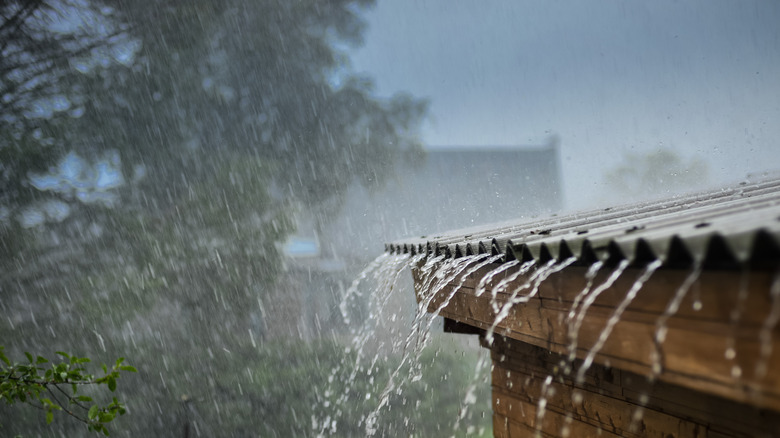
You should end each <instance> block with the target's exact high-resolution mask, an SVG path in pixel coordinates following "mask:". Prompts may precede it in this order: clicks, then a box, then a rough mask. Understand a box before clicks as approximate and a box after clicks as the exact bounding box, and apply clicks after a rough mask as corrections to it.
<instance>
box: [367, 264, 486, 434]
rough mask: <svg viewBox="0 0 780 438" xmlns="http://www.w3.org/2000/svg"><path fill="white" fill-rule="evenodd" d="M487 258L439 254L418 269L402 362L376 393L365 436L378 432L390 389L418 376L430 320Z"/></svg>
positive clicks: (427, 338)
mask: <svg viewBox="0 0 780 438" xmlns="http://www.w3.org/2000/svg"><path fill="white" fill-rule="evenodd" d="M486 257H488V256H487V255H486V254H480V255H474V256H466V257H461V258H457V259H448V260H445V261H442V256H439V257H434V258H432V259H429V260H428V261H427V262H426V263H425V265H424V266H423V267H422V268H421V269H420V272H421V273H422V274H423V275H424V276H425V277H424V279H423V281H422V283H423V287H422V288H420V290H419V294H420V300H419V303H418V305H417V311H416V312H415V316H414V320H413V322H412V327H411V330H410V331H409V333H408V335H407V336H406V339H405V343H404V348H403V352H402V356H401V361H400V363H399V364H398V365H397V366H396V367H395V369H394V370H393V372H392V373H391V374H390V377H389V378H388V381H387V383H386V385H385V388H384V389H383V390H382V393H381V394H380V396H379V405H378V406H377V407H376V408H375V409H374V410H373V411H372V412H371V413H370V414H369V415H368V417H367V419H366V435H367V436H373V435H374V434H375V433H376V432H377V419H378V416H379V414H380V412H381V411H382V409H383V408H384V407H385V406H387V405H388V403H389V401H390V395H391V394H392V393H393V392H395V393H398V392H399V391H400V390H401V388H402V386H403V385H404V384H405V383H407V382H406V379H410V380H411V381H413V382H414V381H416V380H419V379H420V375H421V373H422V371H421V369H420V365H421V364H420V363H419V357H420V353H421V352H422V350H423V349H424V348H425V347H426V346H427V345H428V343H429V341H430V329H431V326H432V325H433V321H434V320H435V319H436V317H437V316H439V314H440V313H441V311H442V310H443V309H444V308H446V307H447V305H448V304H449V302H450V301H451V299H452V297H453V296H454V295H455V293H457V291H458V290H460V289H461V287H462V286H463V284H464V283H465V281H466V279H467V278H468V276H469V275H471V274H472V273H473V272H476V270H478V269H479V268H480V267H481V266H483V265H485V264H486V263H488V262H490V260H491V259H494V258H492V257H488V260H487V261H483V262H482V263H479V262H480V260H482V259H485V258H486ZM472 265H474V266H472ZM434 268H435V269H434ZM459 276H460V280H459V282H458V285H457V286H456V287H453V288H452V289H451V290H450V291H449V292H448V294H447V295H446V297H445V298H444V299H443V301H442V303H441V304H439V306H437V308H436V310H434V311H433V312H430V313H429V312H428V309H429V308H430V307H431V305H432V303H433V300H434V299H436V298H438V297H439V294H440V292H442V291H443V290H444V289H445V288H446V287H448V286H450V285H451V284H452V283H453V282H455V281H456V280H457V279H458V277H459ZM410 362H411V363H410ZM407 364H409V366H410V368H411V372H410V373H409V374H410V375H411V377H406V378H405V379H401V380H398V379H399V375H400V373H401V370H402V369H403V368H404V366H406V365H407Z"/></svg>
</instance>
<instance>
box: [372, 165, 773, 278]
mask: <svg viewBox="0 0 780 438" xmlns="http://www.w3.org/2000/svg"><path fill="white" fill-rule="evenodd" d="M386 250H387V251H390V252H394V253H413V254H418V253H431V254H436V255H441V254H444V255H447V256H448V257H460V256H463V255H469V254H481V253H491V254H496V255H498V254H505V255H506V260H507V261H509V260H515V259H517V260H523V261H526V260H531V259H535V260H537V261H539V262H546V261H549V260H550V259H558V260H563V259H566V258H569V257H572V256H573V257H577V259H578V262H579V263H580V264H591V263H593V262H595V261H598V260H602V261H605V262H609V263H614V262H618V261H620V260H624V259H626V260H628V261H629V262H631V263H632V264H634V265H644V264H646V263H648V262H649V261H652V260H656V259H659V260H661V261H662V262H663V264H664V265H665V266H667V267H680V268H683V267H690V266H692V265H694V264H695V263H702V264H703V265H704V267H705V268H718V267H723V268H726V267H736V266H739V265H742V264H745V263H750V264H751V265H753V266H768V267H771V268H773V269H774V268H776V267H777V265H776V262H777V261H778V260H780V178H778V179H771V180H765V181H760V182H750V183H741V184H740V185H739V186H737V187H732V188H725V189H721V190H717V191H711V192H706V193H699V194H694V195H687V196H681V197H675V198H670V199H664V200H659V201H653V202H645V203H638V204H633V205H624V206H620V207H615V208H607V209H603V210H595V211H588V212H582V213H576V214H571V215H566V216H559V217H551V218H548V219H543V220H538V221H532V222H526V223H518V222H515V223H504V224H498V225H494V226H489V227H480V228H472V229H462V230H456V231H452V232H447V233H443V234H439V235H436V236H430V237H426V236H423V237H420V238H410V239H404V240H401V241H397V242H393V243H389V244H387V245H386Z"/></svg>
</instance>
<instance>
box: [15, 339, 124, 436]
mask: <svg viewBox="0 0 780 438" xmlns="http://www.w3.org/2000/svg"><path fill="white" fill-rule="evenodd" d="M4 350H5V347H3V346H0V361H2V363H0V400H3V401H5V402H6V403H7V404H9V405H12V404H15V403H26V404H29V405H31V406H34V407H36V408H38V409H41V410H43V411H44V412H45V413H46V423H47V424H51V423H52V421H54V412H55V411H59V412H63V413H65V414H67V415H69V416H70V417H72V418H74V419H76V420H77V421H79V422H82V423H84V424H85V425H86V426H87V429H88V430H90V431H95V432H102V433H103V434H104V435H108V434H109V433H108V428H107V427H106V425H107V424H108V423H110V422H111V421H113V420H114V418H116V416H117V415H124V414H125V412H126V409H125V406H124V405H123V404H122V403H120V402H119V401H118V400H117V399H116V397H114V398H113V400H112V401H111V402H110V403H108V404H105V405H101V404H95V403H94V401H93V399H92V397H90V396H88V395H86V394H83V393H82V394H79V393H78V391H79V387H81V386H83V385H92V386H100V385H106V387H108V389H109V390H110V391H111V392H114V391H116V387H117V383H116V381H117V379H119V377H120V371H129V372H136V369H135V368H134V367H132V366H130V365H123V363H124V358H122V357H120V358H119V359H117V361H116V363H115V364H114V366H113V367H111V368H110V369H109V368H108V367H107V366H106V365H103V375H102V376H100V377H95V376H94V375H92V374H89V373H87V370H86V368H84V365H83V364H85V363H89V362H91V360H90V359H89V358H87V357H78V356H75V355H70V354H68V353H65V352H62V351H58V352H57V354H58V355H60V356H62V358H64V361H61V362H50V361H49V360H48V359H46V358H45V357H43V356H36V357H33V355H32V354H30V353H25V356H26V357H27V363H17V362H11V360H10V359H9V358H8V357H7V356H6V355H5V352H4ZM47 364H48V365H47ZM63 388H66V389H63ZM67 389H70V392H68V390H67ZM52 400H53V401H52ZM89 404H91V406H89V407H88V405H89Z"/></svg>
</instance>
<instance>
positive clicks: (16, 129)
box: [0, 0, 780, 438]
mask: <svg viewBox="0 0 780 438" xmlns="http://www.w3.org/2000/svg"><path fill="white" fill-rule="evenodd" d="M778 22H780V6H778V4H776V3H775V2H773V1H769V0H765V1H761V0H751V1H747V2H741V3H739V4H737V3H733V2H727V1H716V2H711V1H704V0H700V1H699V0H697V1H694V2H688V3H682V4H681V3H680V2H676V1H671V0H668V1H667V0H663V1H658V2H648V3H633V4H629V3H626V2H621V1H612V0H610V1H603V2H588V3H587V4H584V3H581V2H574V1H564V2H558V3H554V4H553V3H548V2H541V1H526V0H523V1H496V2H491V3H490V5H487V4H483V3H480V2H469V1H456V2H448V1H443V0H425V1H410V0H393V1H391V0H334V1H330V2H321V1H318V0H301V1H294V2H293V1H287V0H220V1H216V0H196V1H191V2H160V1H118V2H117V1H111V0H42V1H33V0H8V1H4V2H0V347H2V348H0V359H2V362H0V367H2V368H0V377H3V376H5V377H4V380H0V385H5V386H0V390H3V391H7V390H8V388H11V387H12V386H11V385H12V384H15V383H14V382H20V381H24V379H23V378H22V377H19V376H21V375H23V373H24V372H25V370H26V369H27V368H24V367H25V366H26V365H28V364H29V365H30V366H31V368H30V369H33V370H34V369H36V368H35V367H39V368H37V369H39V371H40V374H41V376H35V378H38V379H43V378H44V377H42V376H44V373H45V372H46V370H48V369H49V368H52V367H56V363H58V362H59V361H63V360H64V361H65V362H66V363H67V366H66V368H61V369H57V370H56V372H55V374H54V375H53V377H52V375H51V373H50V374H49V375H46V377H45V379H46V380H45V381H44V380H36V381H35V382H38V384H37V386H35V385H32V386H30V387H28V388H27V389H26V390H25V391H21V392H20V393H13V392H3V393H2V394H3V395H4V398H3V397H0V398H3V400H2V402H0V435H3V436H5V435H8V436H16V435H21V436H31V437H32V436H36V437H65V436H90V435H93V434H94V433H95V431H98V432H99V431H102V430H103V429H102V427H103V425H105V427H106V430H105V431H106V432H109V433H110V434H111V435H112V436H127V437H135V436H171V437H185V438H189V437H200V436H204V437H205V436H225V437H246V436H261V437H289V436H310V437H363V436H376V437H395V436H417V437H428V436H430V437H437V436H441V437H450V436H453V437H455V436H457V437H460V436H475V437H490V436H494V433H495V434H496V435H495V436H502V435H499V433H500V432H499V431H498V430H497V429H495V430H494V427H496V424H498V423H496V420H495V418H498V417H495V418H494V412H503V410H502V409H504V407H502V406H498V404H500V401H499V400H498V399H496V398H495V396H493V395H491V388H495V387H496V385H499V384H500V383H496V381H495V379H496V375H497V371H496V369H497V368H496V363H499V362H500V361H498V362H497V359H496V358H497V357H498V355H499V354H500V353H496V352H497V351H504V350H502V349H506V344H505V343H506V342H507V341H506V339H507V336H508V335H507V334H508V333H510V332H511V331H512V330H513V328H512V327H514V326H513V324H517V326H518V327H519V326H520V325H523V324H525V325H527V324H528V322H526V321H525V320H523V321H522V322H521V317H520V316H518V315H522V314H523V313H522V312H523V311H522V310H518V309H522V307H523V306H524V305H526V304H528V303H534V302H536V301H539V300H549V299H550V298H549V294H550V292H549V290H550V289H551V288H553V285H554V284H558V283H557V282H558V281H559V279H560V278H561V275H562V274H563V273H567V272H572V271H574V272H577V273H578V277H577V280H576V281H575V282H573V283H572V284H575V285H576V288H575V289H576V290H572V291H570V292H571V293H570V295H571V296H570V297H568V298H566V299H567V300H568V301H561V303H559V305H560V307H561V309H562V310H561V315H562V316H561V317H560V318H559V325H560V327H562V328H563V329H561V330H560V331H558V332H556V333H554V336H553V335H551V339H552V338H555V339H556V342H560V343H561V345H563V347H562V348H561V350H560V351H557V353H559V354H560V355H561V361H560V363H558V364H556V365H555V366H556V370H557V371H556V373H552V374H549V375H547V374H545V375H541V376H535V378H536V381H535V383H533V385H537V386H538V388H539V393H540V394H541V396H540V398H539V400H536V401H535V402H534V406H533V412H529V415H530V418H534V419H535V422H536V424H537V425H541V424H543V423H544V422H550V421H558V420H553V418H557V417H552V416H551V415H561V419H560V422H561V425H562V426H561V428H560V435H561V436H569V435H571V436H577V435H576V433H577V432H576V430H577V429H576V428H574V427H575V426H576V421H575V417H576V415H579V414H578V411H577V408H576V406H580V405H583V406H584V404H583V403H584V402H582V397H583V395H582V394H581V393H580V392H576V391H575V392H573V393H572V394H571V396H570V397H569V398H568V399H567V400H568V402H567V403H569V404H570V405H572V406H573V407H572V408H571V409H570V410H569V411H567V412H557V411H556V410H555V409H557V408H555V407H554V406H551V403H552V402H553V401H554V400H555V398H556V391H560V390H561V389H560V386H559V384H561V382H563V381H564V379H567V381H569V380H571V381H572V382H574V383H573V385H575V386H576V385H580V386H582V385H585V384H587V382H586V381H587V379H590V378H591V376H592V375H593V374H594V373H601V372H603V371H602V370H603V369H604V364H603V362H599V360H600V359H601V358H602V357H603V356H604V355H605V354H606V353H604V351H607V352H609V351H612V350H610V349H611V348H613V344H614V343H615V342H617V341H615V336H616V333H617V332H619V330H620V327H621V322H622V321H623V315H624V313H626V312H629V313H630V312H634V311H636V306H638V305H640V304H637V303H645V301H644V299H645V294H646V293H647V292H648V290H649V289H652V288H654V287H657V286H655V284H657V282H658V281H660V280H658V277H659V274H662V273H663V272H662V271H664V269H665V266H663V264H664V263H666V262H667V260H661V259H660V258H659V259H656V260H654V261H651V262H649V263H647V264H645V265H643V266H642V267H641V268H637V267H636V266H635V260H633V259H630V258H631V257H632V256H631V255H628V257H627V258H625V259H623V260H620V261H617V262H616V261H615V260H614V257H612V253H610V256H609V258H607V257H602V258H597V259H592V260H591V258H588V257H586V255H587V251H589V250H590V249H589V248H585V249H582V250H581V251H579V250H578V251H575V252H576V254H566V253H565V252H564V251H560V252H555V253H554V254H552V256H549V257H548V256H545V254H546V253H544V254H542V255H541V256H540V255H539V254H537V253H534V254H530V253H522V254H521V253H520V252H518V253H517V254H514V253H513V251H514V250H515V249H516V248H520V247H519V246H517V241H515V246H513V244H512V242H511V241H510V242H506V241H501V240H500V239H499V240H496V239H493V242H492V243H491V241H490V239H491V238H493V236H492V235H490V236H488V235H487V234H485V233H486V231H485V230H486V229H491V230H503V232H504V234H506V235H512V236H513V238H516V236H517V235H522V236H523V237H525V238H528V239H530V240H533V239H537V240H540V241H544V242H547V243H549V242H551V241H552V239H553V237H555V238H556V239H557V238H558V234H556V233H559V231H560V227H561V226H562V225H561V224H567V226H568V224H572V225H571V226H572V227H573V228H572V229H576V232H577V233H580V234H582V235H585V237H588V236H587V235H586V233H588V230H587V229H586V226H588V224H590V222H589V221H591V220H593V219H594V218H596V219H597V220H599V221H602V222H603V223H599V224H600V225H604V224H606V226H615V227H618V226H620V224H621V223H622V221H623V220H624V217H627V216H629V215H630V216H631V217H634V218H639V219H640V222H641V221H642V220H644V221H645V222H641V223H640V224H639V225H635V228H634V229H631V230H628V231H626V235H630V233H633V232H642V231H643V230H644V227H645V226H648V227H652V223H651V222H650V221H651V220H652V211H649V212H646V211H643V210H642V207H641V204H640V206H639V207H631V208H630V209H629V210H627V211H628V213H626V215H625V216H621V214H622V213H621V212H624V210H620V208H615V209H614V210H610V209H612V208H613V206H620V205H625V204H630V203H635V202H648V203H655V202H662V203H663V202H666V201H658V200H659V199H669V202H668V204H669V207H670V208H677V209H678V210H679V211H680V212H684V209H685V207H684V206H682V205H683V204H682V203H683V201H686V202H687V200H690V199H697V201H696V202H697V203H698V202H699V201H698V198H695V195H692V194H691V193H701V192H702V191H707V190H714V188H716V187H720V186H728V187H735V186H738V187H744V189H743V190H745V191H750V190H752V189H754V188H755V187H759V186H760V185H761V184H762V183H761V181H762V180H763V179H766V178H772V177H775V178H776V177H778V176H780V173H778V172H779V171H780V149H778V147H777V145H776V142H777V138H780V125H778V124H777V123H776V120H780V106H778V102H780V29H778V26H777V25H776V24H777V23H778ZM740 184H742V186H739V185H740ZM761 187H763V186H761ZM723 193H726V192H723ZM728 193H729V196H734V197H737V196H739V194H740V193H741V192H739V191H734V192H733V193H732V192H728ZM722 196H724V197H725V196H726V194H724V195H722ZM675 202H678V203H679V205H678V204H675ZM701 204H703V205H705V206H706V204H707V201H706V200H704V201H701ZM647 205H656V204H647ZM664 206H666V205H664ZM643 215H645V216H643ZM529 221H531V223H533V224H534V227H533V228H531V229H525V228H522V227H520V228H518V225H517V224H518V223H527V222H529ZM567 221H568V222H567ZM696 225H697V226H700V227H702V228H704V230H702V231H701V232H705V231H706V227H707V226H709V225H710V224H709V223H705V222H702V223H697V224H696ZM485 227H488V228H485ZM490 227H493V228H490ZM448 233H454V234H448ZM498 234H500V233H498ZM450 236H458V237H457V239H460V240H459V241H462V242H479V245H478V246H477V245H476V244H475V245H474V247H471V246H470V247H469V248H468V249H466V247H465V246H457V245H455V244H454V243H453V244H452V245H450V246H447V245H448V244H447V242H448V241H447V239H448V238H450ZM439 241H441V242H445V244H443V245H444V246H441V247H438V246H434V247H430V246H429V247H427V248H425V249H421V248H422V247H421V246H420V247H418V246H413V245H412V244H409V245H408V246H407V245H405V243H406V242H423V243H425V242H439ZM392 242H403V243H402V244H400V245H398V246H393V244H391V243H392ZM452 242H455V240H452ZM388 244H391V245H388ZM415 244H416V243H415ZM386 245H388V246H386ZM615 245H617V244H615ZM456 246H457V248H456ZM523 248H524V249H523V251H526V252H528V251H532V250H530V249H528V247H523ZM534 248H536V247H534ZM544 248H545V249H544V251H549V250H548V246H545V247H544ZM549 248H553V245H550V246H549ZM556 248H557V247H556ZM535 250H536V249H533V251H535ZM608 250H609V251H613V252H619V251H618V250H615V249H614V247H611V248H609V249H608ZM518 251H519V250H518ZM593 251H596V250H593ZM706 262H707V261H706V260H704V259H703V258H697V259H695V260H692V261H691V262H690V263H689V264H688V265H686V267H685V269H680V270H679V272H676V273H675V275H677V277H675V278H678V277H679V282H678V283H676V284H675V287H674V288H673V289H672V290H670V296H669V300H667V301H666V302H664V305H663V306H662V308H660V309H658V315H659V316H658V317H657V318H655V319H654V320H653V322H652V324H651V326H652V327H651V329H650V332H651V338H652V342H651V344H652V345H651V346H650V347H649V348H651V349H654V350H653V353H652V357H650V358H648V360H649V361H650V366H649V371H648V372H647V373H644V374H643V377H646V378H647V380H648V382H650V383H651V384H652V383H654V382H656V381H658V380H663V379H664V378H665V377H666V374H665V373H666V365H667V362H668V361H667V358H666V356H665V354H666V350H665V349H664V345H665V344H666V343H667V342H669V339H668V334H669V332H670V329H671V328H670V327H672V326H673V325H674V323H675V321H676V318H677V317H678V316H679V315H681V314H684V315H688V314H690V313H691V312H694V313H696V312H700V311H701V312H705V313H706V312H709V311H713V310H711V309H712V308H713V307H715V306H713V304H712V302H711V301H710V302H708V301H707V300H712V299H713V298H712V296H710V295H708V294H707V291H706V290H705V291H702V290H701V287H700V283H701V281H699V280H700V278H702V276H703V275H704V274H703V273H702V272H703V270H705V268H706V265H707V263H706ZM738 275H741V277H740V279H739V284H740V285H741V286H740V287H739V290H738V291H737V292H736V300H737V301H736V304H735V305H734V308H733V309H731V311H730V314H729V316H728V325H729V327H730V337H729V338H728V340H727V342H726V346H725V347H724V352H723V357H724V358H725V359H726V360H727V361H729V364H730V365H729V366H730V368H729V370H728V371H729V373H730V375H731V376H732V377H733V378H734V379H737V380H738V381H739V379H742V378H743V374H744V375H745V376H748V375H749V376H754V375H755V376H759V378H763V377H764V376H766V375H771V373H772V371H773V370H772V369H771V368H770V367H771V362H772V360H773V359H772V358H773V357H774V356H773V351H772V346H773V342H774V341H773V336H774V335H775V334H776V332H777V330H776V327H777V322H778V320H780V298H778V297H779V296H780V292H778V291H780V280H778V279H777V278H775V279H774V281H773V282H772V283H771V287H770V288H769V289H768V292H769V295H768V297H769V298H767V300H766V301H767V303H768V304H767V306H765V309H764V310H765V311H766V312H767V315H766V316H762V317H761V320H760V322H759V323H756V324H757V327H758V328H757V329H756V330H757V331H756V333H758V335H757V336H756V340H757V342H758V343H759V344H757V345H758V347H757V351H758V353H757V354H758V357H759V360H758V361H757V363H751V364H750V366H749V367H745V366H744V365H743V364H742V362H740V360H741V358H742V355H744V349H741V348H740V345H738V340H739V337H740V336H741V333H742V332H741V331H740V330H742V327H743V325H744V324H753V323H754V322H755V319H756V318H758V317H757V316H755V315H751V313H750V312H751V309H753V308H752V307H751V304H750V300H751V299H752V298H751V294H752V293H753V292H752V290H753V289H751V287H754V286H755V284H756V283H760V284H763V283H761V282H762V281H763V279H764V277H763V276H762V274H761V273H759V274H755V273H752V272H750V271H749V270H748V269H745V270H743V271H741V272H739V273H738ZM616 289H620V290H621V292H620V295H619V296H617V295H616V294H617V292H615V290H616ZM567 293H568V292H567ZM466 296H467V297H470V298H469V299H473V300H474V302H479V303H484V306H483V309H484V311H485V312H487V313H486V314H489V315H490V316H491V317H490V320H487V321H481V320H479V321H478V319H479V318H478V317H477V316H479V315H477V316H474V318H473V320H472V323H473V325H474V327H472V328H476V329H478V331H479V336H473V335H471V334H467V333H466V332H459V331H458V330H453V329H451V328H449V326H448V324H451V323H453V321H454V320H453V319H452V309H453V308H458V306H463V305H464V304H463V303H464V302H463V299H464V298H463V297H466ZM604 300H613V301H614V302H615V305H614V306H613V308H610V309H608V313H607V314H606V316H604V326H603V328H602V329H601V330H600V332H599V335H598V336H596V337H595V339H590V338H585V339H583V338H581V336H582V333H585V332H587V330H588V324H591V322H590V321H589V319H588V318H589V317H590V316H592V315H593V314H594V313H598V312H605V310H604V308H603V306H602V303H603V302H604ZM762 315H763V314H762ZM529 321H530V319H529ZM455 322H457V321H455ZM525 325H523V327H525ZM461 329H462V328H461ZM466 331H468V330H466ZM506 351H509V349H507V350H506ZM28 352H29V353H30V358H29V362H28V360H27V355H26V353H28ZM501 354H502V353H501ZM518 354H520V353H518ZM6 359H7V360H6ZM501 360H503V359H501ZM102 364H107V365H106V368H105V369H103V367H102ZM63 366H65V365H63ZM19 367H21V368H19ZM607 368H609V366H607ZM748 368H749V369H748ZM8 369H14V370H16V371H14V372H15V373H22V374H8V373H6V370H8ZM54 369H55V368H52V370H54ZM63 370H65V371H67V370H70V371H72V373H73V374H71V375H68V374H67V372H65V373H64V374H63V375H66V376H70V377H67V379H77V378H80V376H81V374H79V373H81V372H83V373H84V374H85V377H84V379H85V383H84V384H83V385H82V384H81V383H80V384H79V385H81V386H79V387H78V388H77V387H76V386H77V385H75V384H74V385H73V388H72V389H71V387H70V385H65V386H56V385H53V384H50V383H47V382H50V381H51V382H54V381H56V379H57V378H58V377H57V375H60V373H61V372H63ZM103 376H105V377H103ZM101 377H102V379H101ZM63 379H65V377H63ZM506 381H507V382H508V383H507V385H510V387H511V385H514V383H512V382H513V381H512V380H511V376H507V377H506ZM41 382H43V383H41ZM68 382H70V381H68ZM526 383H527V382H526ZM47 385H50V386H47ZM491 385H493V386H491ZM528 385H532V384H531V383H528ZM518 386H520V385H518ZM529 387H530V386H529ZM82 388H83V389H82ZM77 389H78V392H77ZM12 394H21V397H20V396H19V395H16V396H15V397H17V398H15V399H12V398H11V395H12ZM650 396H651V394H650V393H649V392H648V393H644V392H643V393H642V394H641V396H640V397H639V398H640V402H638V403H637V405H638V406H639V407H640V408H637V409H636V410H634V411H632V412H631V413H630V415H629V416H628V417H626V418H624V420H625V424H623V425H622V426H621V427H622V428H623V430H624V431H636V430H637V428H638V427H640V425H643V424H644V423H643V415H645V411H644V410H643V408H645V407H649V408H651V407H652V406H650V405H652V403H651V402H650V401H649V400H650V399H649V397H650ZM561 397H563V396H561V395H560V394H558V398H561ZM58 406H59V408H58ZM95 406H98V407H97V408H95ZM540 427H541V426H537V429H536V431H535V433H536V434H537V436H541V429H540ZM573 428H574V429H573ZM599 430H601V429H599ZM513 436H514V435H513ZM631 436H634V435H631ZM637 436H639V435H637Z"/></svg>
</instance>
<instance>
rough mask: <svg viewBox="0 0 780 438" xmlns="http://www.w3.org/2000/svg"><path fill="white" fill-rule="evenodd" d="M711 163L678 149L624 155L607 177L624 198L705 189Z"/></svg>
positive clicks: (644, 197) (608, 184) (656, 195)
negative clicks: (708, 163)
mask: <svg viewBox="0 0 780 438" xmlns="http://www.w3.org/2000/svg"><path fill="white" fill-rule="evenodd" d="M707 173H708V170H707V164H706V163H705V162H704V161H702V160H701V159H700V158H697V157H694V158H691V159H689V160H685V159H684V158H683V157H681V156H680V155H679V154H678V153H677V152H675V151H674V149H671V148H659V149H656V150H655V151H652V152H649V153H646V154H639V153H629V154H626V155H624V157H623V162H622V163H621V164H620V165H618V166H616V167H614V168H613V169H611V170H609V171H608V172H607V173H606V175H605V176H604V181H605V183H606V184H607V186H608V187H609V189H610V191H612V192H613V193H616V194H619V195H621V196H622V198H621V199H634V200H639V199H648V198H651V197H658V196H665V195H669V194H675V193H683V192H690V191H692V190H696V189H703V188H704V187H706V185H707Z"/></svg>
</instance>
